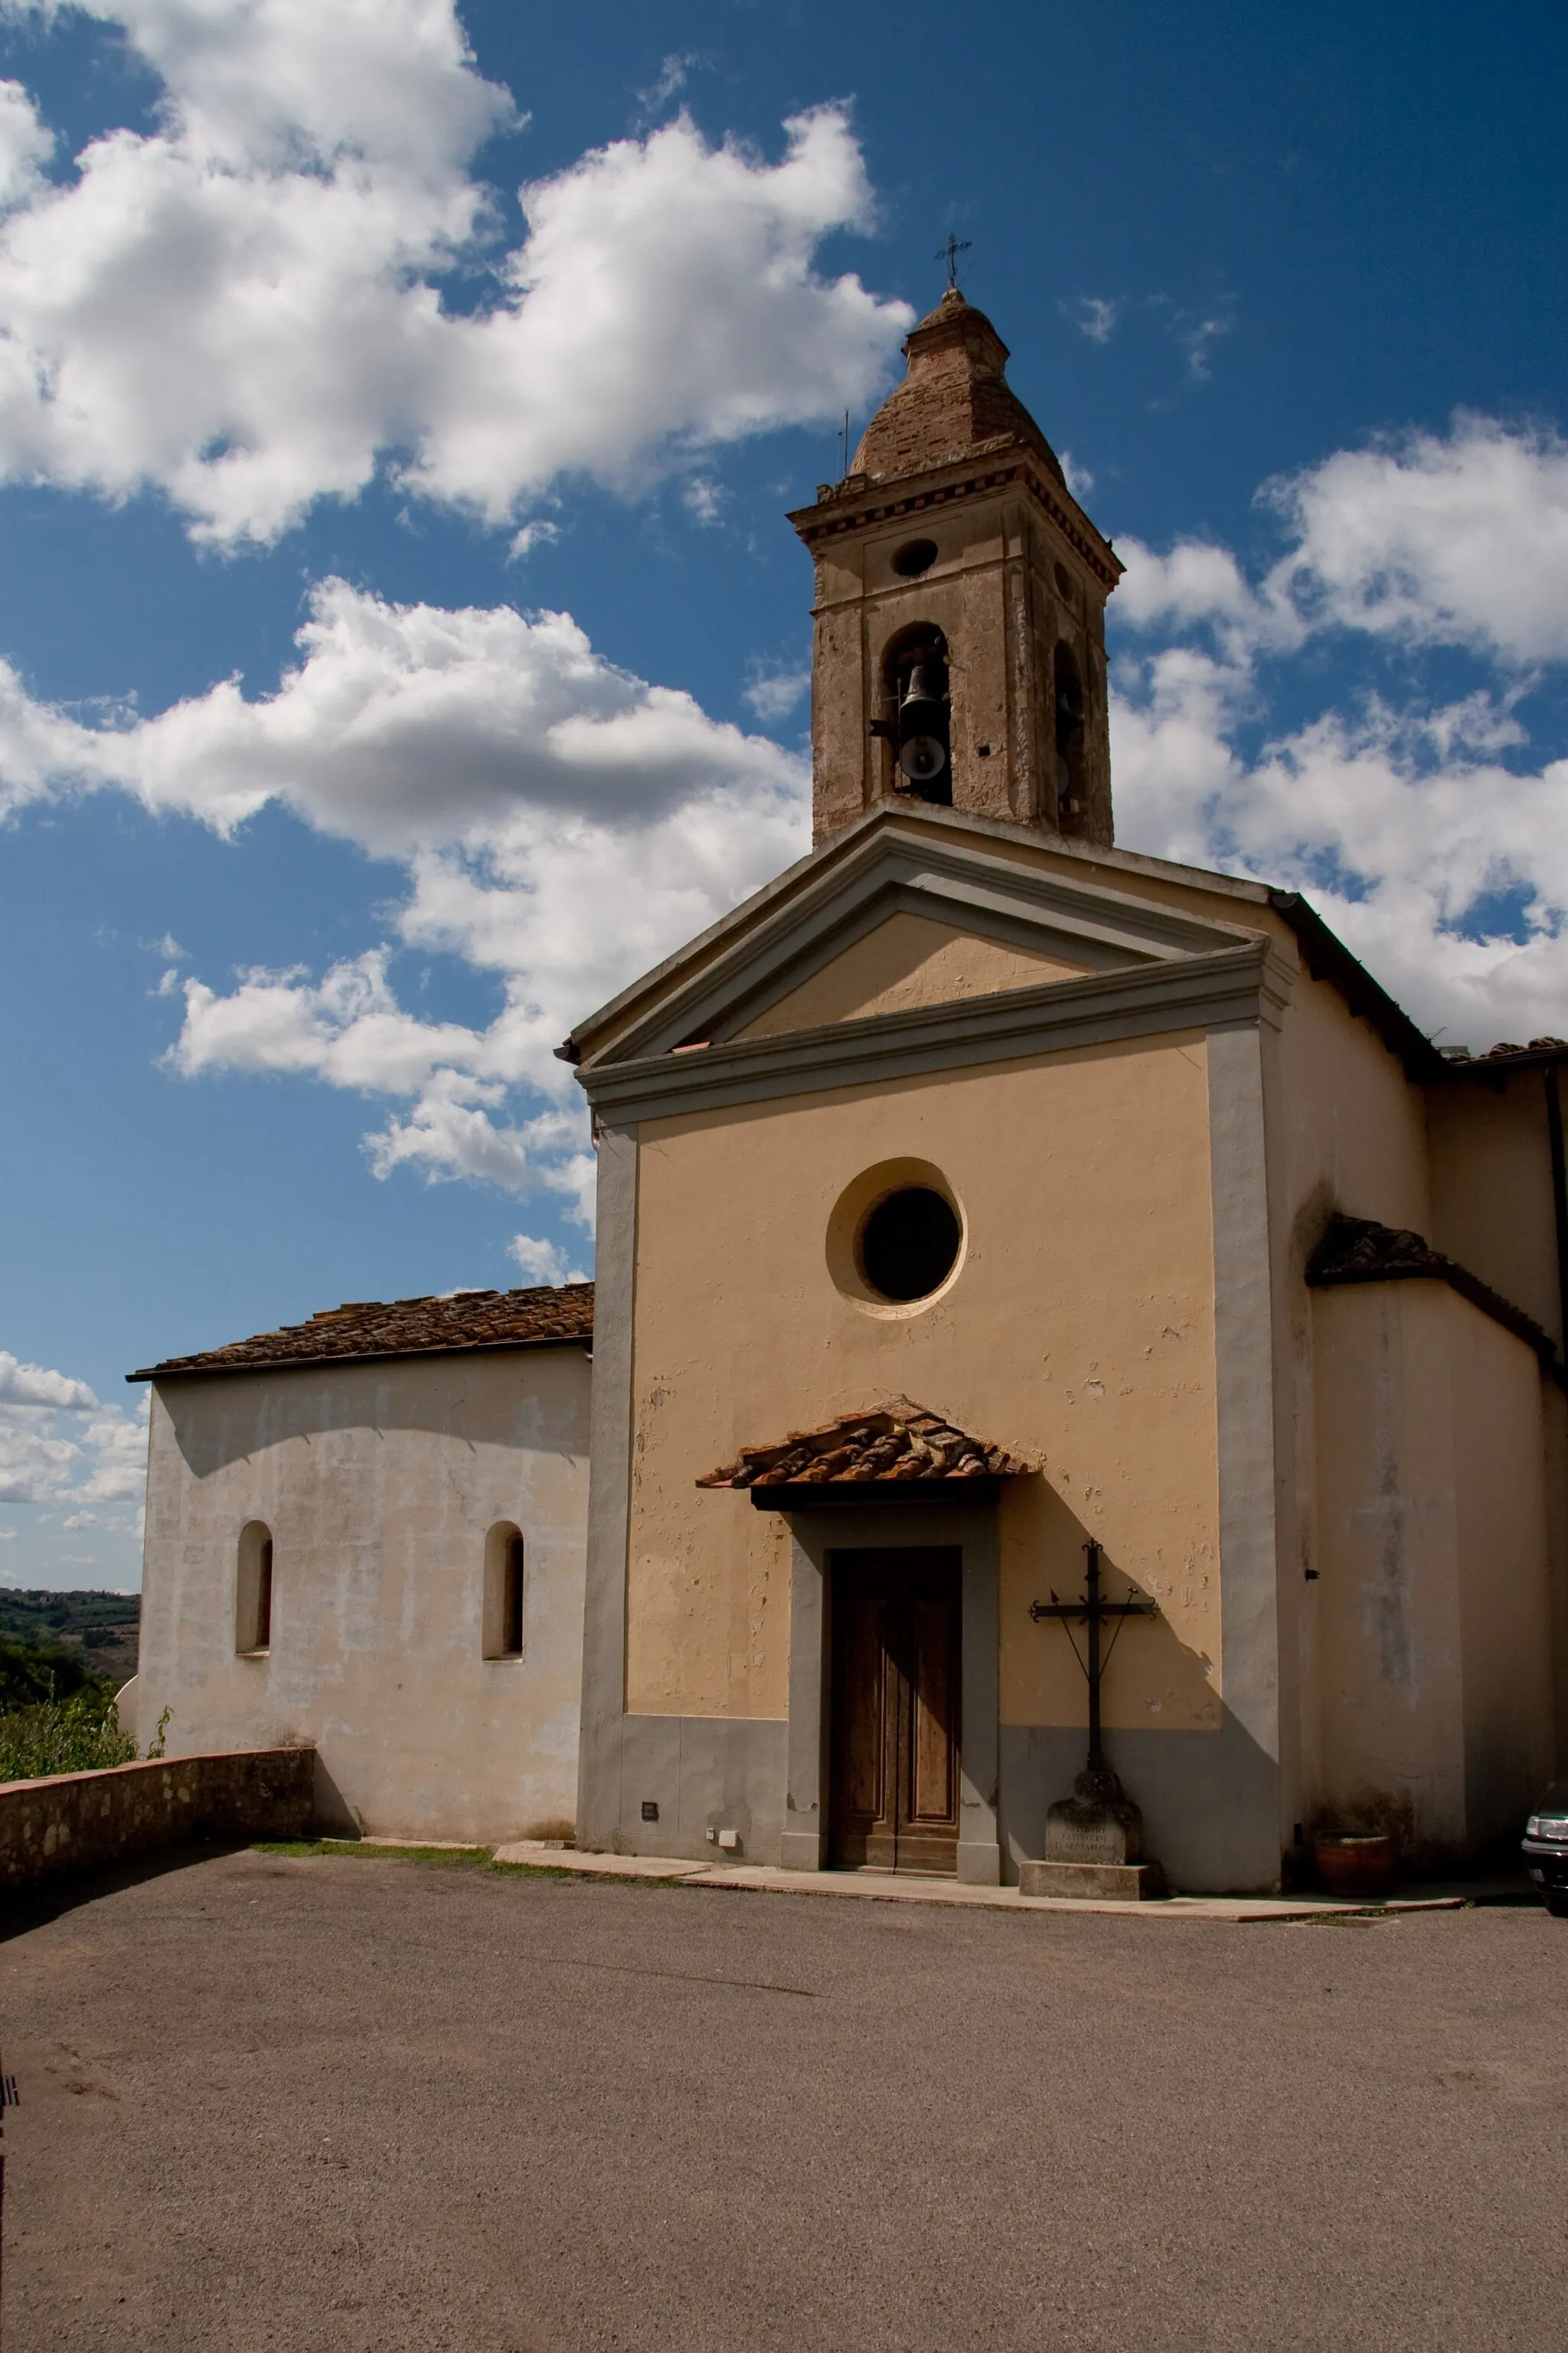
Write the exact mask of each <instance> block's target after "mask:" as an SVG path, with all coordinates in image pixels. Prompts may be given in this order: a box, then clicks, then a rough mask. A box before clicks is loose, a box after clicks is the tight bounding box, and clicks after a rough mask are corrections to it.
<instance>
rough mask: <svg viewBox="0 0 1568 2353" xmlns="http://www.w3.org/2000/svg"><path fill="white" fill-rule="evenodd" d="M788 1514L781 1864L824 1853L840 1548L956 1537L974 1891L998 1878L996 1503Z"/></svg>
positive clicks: (814, 1862)
mask: <svg viewBox="0 0 1568 2353" xmlns="http://www.w3.org/2000/svg"><path fill="white" fill-rule="evenodd" d="M788 1519H789V1524H790V1535H791V1545H790V1662H789V1737H788V1744H787V1752H788V1763H787V1781H786V1785H785V1792H784V1834H783V1837H782V1839H781V1841H780V1850H779V1861H780V1862H781V1863H782V1864H783V1865H784V1869H785V1870H786V1871H820V1870H821V1869H822V1868H823V1865H824V1860H825V1857H826V1849H827V1794H828V1792H827V1776H828V1760H829V1742H830V1733H831V1725H830V1721H829V1715H828V1706H827V1677H828V1669H829V1664H830V1661H831V1653H832V1645H831V1642H830V1640H829V1627H830V1621H829V1616H828V1612H829V1609H830V1607H831V1602H832V1576H833V1569H832V1556H833V1554H834V1553H835V1552H836V1551H845V1552H876V1551H881V1550H883V1549H886V1550H888V1551H889V1552H902V1551H905V1550H907V1549H908V1548H909V1547H910V1546H926V1545H952V1546H956V1547H957V1549H958V1550H959V1551H960V1552H961V1553H962V1554H963V1587H962V1600H961V1604H960V1610H961V1618H962V1638H961V1639H962V1645H963V1650H962V1659H961V1667H960V1672H961V1675H962V1697H961V1700H960V1715H959V1720H960V1722H961V1724H962V1725H963V1738H962V1741H961V1744H960V1750H959V1810H958V1877H959V1879H960V1881H961V1882H962V1883H963V1884H964V1885H966V1886H970V1887H997V1886H999V1885H1000V1884H1001V1880H1002V1848H1001V1841H1000V1838H999V1836H998V1831H997V1820H996V1806H997V1750H998V1736H997V1718H998V1701H999V1694H998V1664H999V1661H998V1640H997V1636H998V1623H997V1600H998V1574H999V1555H1000V1545H999V1536H998V1525H997V1523H998V1512H997V1506H996V1504H994V1502H986V1503H984V1504H963V1503H960V1502H957V1501H954V1502H952V1503H948V1502H946V1501H945V1500H944V1501H943V1502H942V1503H936V1502H934V1501H933V1502H930V1503H924V1502H922V1503H920V1504H890V1503H889V1504H884V1503H881V1502H878V1503H875V1504H870V1503H865V1504H829V1505H825V1506H824V1507H822V1508H821V1509H816V1508H813V1509H811V1510H809V1511H792V1512H791V1513H790V1514H788Z"/></svg>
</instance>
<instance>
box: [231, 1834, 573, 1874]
mask: <svg viewBox="0 0 1568 2353" xmlns="http://www.w3.org/2000/svg"><path fill="white" fill-rule="evenodd" d="M251 1852H252V1853H253V1854H286V1855H292V1856H294V1857H295V1858H296V1859H298V1860H309V1859H310V1857H312V1856H315V1855H323V1854H325V1855H354V1856H357V1857H358V1858H359V1860H360V1861H361V1862H419V1863H424V1864H426V1865H427V1866H428V1867H430V1868H431V1869H434V1870H437V1871H443V1870H445V1871H454V1870H456V1871H490V1872H494V1873H497V1874H498V1875H499V1876H500V1877H502V1878H507V1879H575V1878H577V1877H578V1876H579V1875H580V1874H579V1873H576V1872H573V1871H566V1870H563V1868H562V1866H561V1865H560V1864H559V1863H548V1862H543V1863H541V1862H497V1861H496V1860H495V1855H494V1852H493V1850H492V1849H491V1848H489V1847H488V1846H382V1845H380V1844H375V1845H373V1844H372V1843H371V1841H369V1840H368V1839H331V1838H323V1839H267V1840H258V1841H257V1843H256V1845H255V1846H253V1847H252V1848H251Z"/></svg>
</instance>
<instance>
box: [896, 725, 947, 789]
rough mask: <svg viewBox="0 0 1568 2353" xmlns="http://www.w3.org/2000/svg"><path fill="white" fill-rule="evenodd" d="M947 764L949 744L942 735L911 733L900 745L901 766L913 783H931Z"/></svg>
mask: <svg viewBox="0 0 1568 2353" xmlns="http://www.w3.org/2000/svg"><path fill="white" fill-rule="evenodd" d="M946 765H947V746H946V744H944V743H943V742H942V738H941V736H940V735H911V736H910V738H909V739H908V741H907V742H906V743H903V744H900V746H899V766H900V768H901V769H902V771H903V773H904V775H905V776H908V778H909V780H910V784H911V785H931V784H934V783H935V782H936V779H937V778H938V776H941V774H942V770H943V769H944V768H945V767H946Z"/></svg>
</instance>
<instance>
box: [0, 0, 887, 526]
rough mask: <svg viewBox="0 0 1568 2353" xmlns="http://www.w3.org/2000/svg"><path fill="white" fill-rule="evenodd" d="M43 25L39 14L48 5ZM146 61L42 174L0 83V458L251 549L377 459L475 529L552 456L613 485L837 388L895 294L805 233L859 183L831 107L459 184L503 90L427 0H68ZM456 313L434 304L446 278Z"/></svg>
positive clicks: (857, 372)
mask: <svg viewBox="0 0 1568 2353" xmlns="http://www.w3.org/2000/svg"><path fill="white" fill-rule="evenodd" d="M44 13H48V14H52V13H54V12H53V10H52V9H50V10H47V11H45V12H44ZM87 13H89V14H91V15H94V16H98V17H100V19H101V20H102V21H104V22H106V23H111V24H116V25H119V26H122V27H123V29H124V32H125V35H126V37H127V39H128V40H129V42H130V44H131V45H132V47H133V48H134V49H135V50H137V51H138V52H140V54H141V56H142V58H144V59H145V60H146V62H147V63H148V64H149V65H150V66H151V67H152V68H153V69H154V70H155V71H156V72H157V73H158V75H159V76H160V77H161V78H162V81H163V105H162V110H161V120H160V122H159V126H158V128H157V129H156V130H154V131H153V132H136V131H132V130H129V129H124V130H118V131H113V132H109V133H107V134H106V135H105V136H103V137H101V138H99V139H95V140H93V141H92V142H90V143H89V145H88V146H87V147H86V148H84V149H83V151H82V152H81V153H80V154H79V156H78V157H77V158H76V170H75V173H74V175H72V176H69V177H67V178H64V179H61V180H59V181H58V182H49V181H47V180H46V179H44V178H42V177H41V176H40V174H39V170H38V166H39V164H41V163H42V162H43V161H44V160H46V158H47V154H48V153H49V148H50V144H51V142H50V139H49V135H48V133H47V130H46V129H45V128H44V127H43V126H42V125H41V124H40V123H39V122H38V121H37V114H36V111H35V110H34V108H33V106H32V104H31V101H30V100H28V98H27V96H26V92H25V91H23V90H20V89H19V88H18V87H17V86H16V84H6V85H0V198H3V199H4V201H5V203H6V204H8V206H9V210H8V213H7V215H6V217H5V220H4V223H3V225H0V476H9V477H10V478H11V479H13V480H43V481H48V482H52V483H56V484H58V485H61V486H64V487H68V488H73V489H81V490H88V491H96V492H99V493H100V494H101V495H104V496H106V497H110V498H119V497H122V496H125V495H128V494H132V493H134V492H136V491H142V490H145V489H157V490H161V491H163V492H164V493H166V495H167V496H168V497H169V498H170V499H171V500H172V501H174V504H175V505H176V506H177V507H179V508H180V509H182V510H183V511H184V513H185V514H186V515H187V517H188V518H189V520H190V525H191V528H192V530H193V531H194V533H195V534H196V535H197V536H198V537H201V538H205V539H209V540H212V541H215V542H218V543H235V542H237V541H241V540H245V539H253V540H268V539H271V538H274V537H276V536H277V534H278V533H279V532H281V531H283V530H284V529H286V528H287V527H288V526H289V524H290V523H292V522H296V521H297V520H298V519H299V518H300V515H301V514H302V513H303V512H305V511H306V510H307V508H308V507H309V506H310V504H311V503H312V501H315V500H317V499H319V498H322V497H327V496H335V497H342V498H353V496H355V495H356V494H357V493H358V492H359V491H362V490H363V488H364V486H365V484H366V483H367V482H368V481H369V480H371V479H372V477H373V475H374V472H375V470H376V469H377V466H378V464H381V465H385V466H388V467H390V468H391V469H392V470H394V471H395V472H396V473H397V474H399V475H400V477H401V479H402V480H404V481H405V483H407V484H408V485H410V486H411V487H413V488H415V489H416V490H418V491H423V492H424V493H426V494H427V495H428V496H430V497H432V498H437V499H440V500H443V501H448V502H452V503H456V504H458V505H460V506H462V507H464V508H467V509H468V510H470V511H471V512H475V513H477V514H479V515H482V516H483V517H484V518H485V519H486V520H487V521H489V522H492V523H497V524H500V523H505V522H510V521H515V520H516V518H517V512H518V510H519V508H520V507H521V506H523V505H525V504H526V503H527V502H528V501H536V500H538V499H539V498H541V497H542V496H543V495H545V494H546V493H547V492H548V490H549V486H550V484H551V483H552V481H553V480H555V479H556V478H557V477H558V476H560V475H563V474H574V473H581V474H585V475H590V476H592V477H594V478H595V479H596V480H600V481H602V482H605V483H608V484H610V485H611V486H612V487H614V488H616V489H617V490H620V491H636V490H638V489H640V488H642V487H644V486H645V485H646V484H647V482H648V481H650V480H653V479H655V478H656V477H657V476H658V474H659V473H660V472H661V471H663V470H666V469H668V467H670V466H671V465H675V466H678V467H679V468H681V469H684V468H685V467H686V466H687V465H688V464H689V459H690V456H691V454H692V452H693V451H694V450H696V449H700V448H710V447H714V446H717V445H720V444H722V443H724V442H727V441H731V440H734V439H737V438H742V437H743V436H746V435H749V434H752V433H757V432H761V431H766V430H769V429H771V428H773V427H776V426H779V425H783V424H789V423H795V422H805V421H821V420H822V419H823V418H826V417H832V416H836V415H837V414H838V413H840V412H841V411H842V409H843V407H844V406H845V405H846V403H848V404H849V405H851V406H860V405H863V404H864V402H865V401H866V399H867V398H868V396H869V395H870V394H871V392H872V391H873V389H874V388H875V386H876V385H877V384H878V382H879V379H880V377H881V375H882V374H883V372H884V370H885V369H886V368H887V366H888V364H889V361H890V359H891V356H892V354H893V353H894V351H895V350H896V347H897V344H898V342H899V340H900V336H901V334H902V333H903V332H904V331H905V329H906V328H907V326H908V324H909V323H910V317H911V315H912V314H910V312H909V311H908V309H907V306H905V305H903V304H900V303H893V302H882V301H878V300H877V298H876V297H875V296H874V295H872V294H870V293H868V291H867V290H866V289H865V288H864V287H862V286H861V284H860V282H859V280H858V279H857V278H854V277H853V276H843V277H840V278H838V279H837V280H833V281H827V280H823V279H821V278H820V277H819V276H818V275H817V274H816V270H815V268H814V257H815V254H816V248H817V247H818V246H819V244H820V242H821V240H822V239H823V238H824V237H826V236H828V235H830V234H832V233H833V232H835V231H837V230H839V229H843V228H862V229H863V228H866V227H868V226H869V225H870V220H871V209H872V208H871V199H870V193H869V188H868V183H867V179H866V175H865V170H864V165H863V163H862V160H861V156H860V152H859V149H858V145H857V143H856V141H855V139H854V136H853V134H852V132H851V131H850V129H849V125H848V123H847V119H846V117H845V116H844V114H843V112H842V111H839V110H836V109H832V108H828V109H823V110H818V111H814V112H810V113H805V114H802V115H799V116H797V117H795V118H794V119H792V121H790V122H789V123H788V124H787V125H786V126H785V131H786V146H785V151H784V155H783V157H782V159H781V160H780V161H778V162H777V163H769V162H767V161H766V160H765V159H763V158H762V157H760V156H756V155H754V154H752V153H750V152H749V151H746V150H744V149H742V147H740V146H739V145H736V144H733V143H728V144H725V145H722V146H721V147H718V148H713V147H710V146H709V145H708V144H707V142H705V141H704V140H703V139H702V138H701V136H700V134H699V132H697V131H696V130H695V129H694V127H693V126H692V124H691V123H690V122H689V121H688V120H687V119H686V118H685V117H680V118H679V119H678V120H677V121H674V122H671V123H668V124H666V125H665V126H664V127H663V128H661V129H659V130H658V131H656V132H652V133H651V134H650V135H649V136H648V137H647V139H645V140H641V141H638V140H623V141H619V142H616V143H615V144H614V145H612V146H608V147H605V148H602V149H599V150H596V151H595V152H593V153H589V154H586V155H584V156H583V157H581V158H580V159H579V160H578V162H576V163H575V164H572V165H571V166H569V167H568V168H567V169H566V170H565V171H563V172H561V173H558V174H555V175H554V176H553V177H552V178H549V179H545V180H541V181H537V182H534V183H533V184H531V185H529V186H528V187H526V188H524V189H523V190H522V191H521V201H522V205H523V208H524V211H525V214H526V216H527V222H528V234H527V237H526V239H525V241H524V243H523V244H522V245H521V247H520V248H517V249H516V250H515V251H512V252H510V253H505V254H500V253H499V252H498V250H497V248H496V245H495V240H494V235H493V227H494V207H493V206H492V203H491V200H490V198H489V194H488V192H487V190H486V189H485V187H484V185H482V184H481V183H480V182H479V180H477V179H476V178H475V177H474V175H473V165H474V161H475V158H476V155H477V153H478V152H479V148H480V146H481V145H482V143H483V142H484V141H485V139H486V138H487V137H489V135H490V134H491V133H492V132H495V131H497V130H498V129H501V128H504V127H507V126H508V125H509V124H510V123H511V122H512V121H513V120H514V114H513V109H512V105H511V100H510V97H509V95H508V93H507V92H505V91H504V90H500V89H498V88H496V87H495V86H494V85H493V84H491V83H489V82H486V81H485V80H484V79H482V78H481V77H480V76H479V73H478V71H477V70H476V69H475V66H474V62H473V59H472V57H471V55H470V53H469V52H468V47H467V44H466V42H465V39H464V37H463V34H462V31H461V27H460V26H459V25H458V19H457V16H456V13H455V9H454V7H453V5H452V0H90V5H89V7H88V9H87ZM458 265H461V267H462V268H463V269H465V270H466V271H468V272H469V273H470V274H475V273H477V274H478V276H479V280H480V291H481V299H480V301H479V305H478V307H477V308H474V309H472V310H469V311H452V310H450V309H448V308H447V307H445V305H444V301H443V298H442V292H441V287H440V282H439V281H440V280H441V279H442V278H443V275H444V274H445V273H447V272H449V271H450V270H452V269H454V268H455V267H457V266H458Z"/></svg>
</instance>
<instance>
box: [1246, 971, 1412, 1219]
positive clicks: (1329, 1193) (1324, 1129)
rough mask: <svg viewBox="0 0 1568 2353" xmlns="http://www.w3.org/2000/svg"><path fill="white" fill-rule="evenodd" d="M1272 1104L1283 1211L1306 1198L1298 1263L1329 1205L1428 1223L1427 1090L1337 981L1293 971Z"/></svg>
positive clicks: (1296, 1208)
mask: <svg viewBox="0 0 1568 2353" xmlns="http://www.w3.org/2000/svg"><path fill="white" fill-rule="evenodd" d="M1277 1053H1278V1056H1279V1062H1278V1069H1279V1087H1278V1089H1277V1091H1276V1098H1275V1102H1274V1103H1273V1105H1272V1106H1271V1108H1272V1111H1273V1115H1274V1118H1275V1121H1276V1123H1277V1126H1278V1132H1279V1135H1280V1137H1281V1140H1282V1142H1283V1145H1284V1152H1285V1162H1284V1168H1285V1181H1286V1193H1287V1210H1288V1215H1289V1218H1290V1219H1292V1221H1293V1220H1294V1219H1296V1217H1297V1216H1298V1215H1299V1213H1300V1210H1301V1208H1303V1206H1306V1207H1307V1208H1309V1209H1310V1212H1311V1213H1312V1217H1311V1224H1310V1231H1307V1232H1304V1233H1301V1234H1299V1235H1297V1236H1296V1237H1295V1240H1296V1244H1297V1250H1298V1255H1299V1257H1300V1260H1301V1261H1302V1262H1303V1263H1304V1261H1305V1258H1306V1254H1307V1252H1308V1250H1310V1248H1311V1246H1312V1244H1313V1243H1314V1242H1316V1240H1317V1239H1318V1235H1319V1233H1320V1232H1321V1228H1322V1224H1323V1220H1324V1218H1325V1217H1326V1216H1327V1213H1328V1210H1329V1208H1339V1209H1342V1210H1344V1211H1345V1213H1346V1214H1347V1216H1350V1217H1354V1218H1376V1219H1380V1220H1381V1221H1382V1223H1383V1224H1384V1225H1388V1226H1411V1227H1414V1228H1415V1230H1416V1231H1417V1232H1418V1233H1427V1232H1429V1229H1430V1226H1431V1219H1432V1199H1431V1191H1430V1187H1429V1184H1428V1177H1427V1163H1426V1101H1425V1093H1424V1090H1422V1089H1421V1088H1419V1087H1415V1086H1413V1085H1412V1084H1411V1083H1410V1082H1409V1080H1408V1079H1407V1078H1406V1077H1405V1071H1404V1069H1403V1067H1402V1066H1401V1064H1400V1063H1399V1062H1398V1061H1397V1060H1396V1059H1395V1058H1394V1055H1393V1054H1391V1053H1390V1052H1389V1050H1388V1048H1387V1047H1386V1046H1385V1045H1384V1042H1383V1040H1382V1039H1381V1038H1380V1037H1379V1036H1378V1034H1377V1032H1376V1031H1375V1030H1374V1029H1372V1028H1371V1026H1370V1025H1369V1024H1368V1023H1367V1022H1365V1021H1362V1020H1358V1019H1357V1018H1356V1016H1355V1015H1354V1014H1353V1013H1352V1011H1351V1009H1350V1008H1349V1006H1347V1005H1346V1003H1345V1002H1344V999H1343V998H1342V997H1341V996H1340V994H1339V992H1338V990H1337V989H1333V988H1331V987H1329V986H1328V984H1327V983H1326V982H1324V981H1315V980H1312V979H1311V978H1310V976H1309V975H1308V974H1307V973H1306V972H1305V970H1299V971H1298V974H1297V977H1296V985H1295V988H1294V990H1293V992H1292V996H1291V1001H1290V1008H1289V1014H1288V1016H1287V1018H1286V1021H1285V1024H1284V1027H1283V1029H1282V1030H1281V1032H1280V1033H1279V1044H1278V1047H1277Z"/></svg>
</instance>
